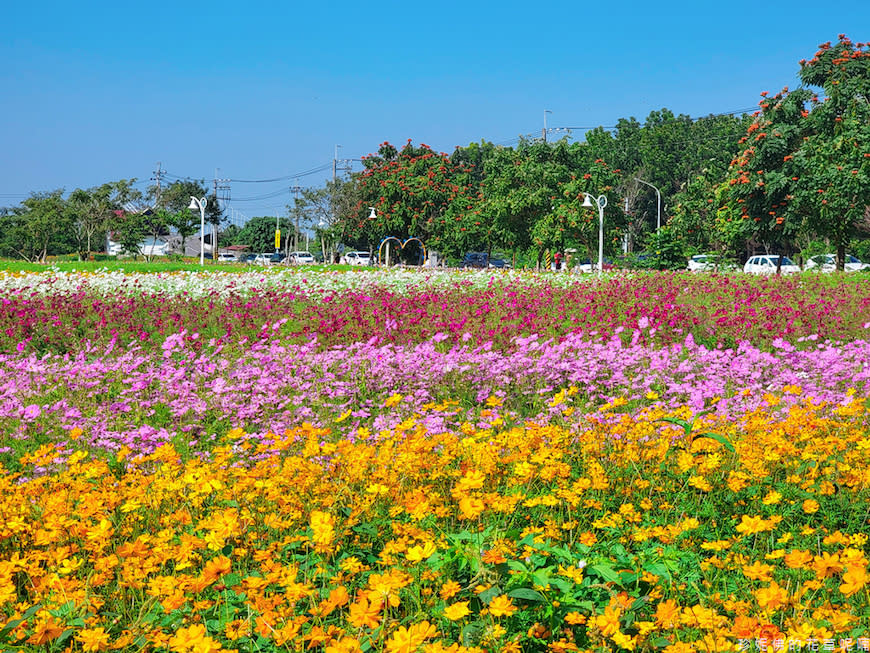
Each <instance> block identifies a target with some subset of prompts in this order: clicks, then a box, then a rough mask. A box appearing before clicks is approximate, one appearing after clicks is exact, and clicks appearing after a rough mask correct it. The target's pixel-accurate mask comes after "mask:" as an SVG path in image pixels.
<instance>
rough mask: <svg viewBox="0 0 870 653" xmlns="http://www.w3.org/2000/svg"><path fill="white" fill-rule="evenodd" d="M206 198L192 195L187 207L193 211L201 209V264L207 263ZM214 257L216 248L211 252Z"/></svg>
mask: <svg viewBox="0 0 870 653" xmlns="http://www.w3.org/2000/svg"><path fill="white" fill-rule="evenodd" d="M206 202H207V200H206V198H205V197H203V198H202V199H196V198H195V197H194V196H193V195H191V196H190V205H189V206H188V207H187V208H189V209H190V210H191V211H194V210H196V209H199V264H200V265H205V205H206ZM211 256H212V259H214V248H213V247H212V253H211Z"/></svg>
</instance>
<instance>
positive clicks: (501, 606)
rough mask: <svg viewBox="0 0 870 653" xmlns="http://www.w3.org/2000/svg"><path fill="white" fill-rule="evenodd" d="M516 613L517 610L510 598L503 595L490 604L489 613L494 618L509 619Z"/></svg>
mask: <svg viewBox="0 0 870 653" xmlns="http://www.w3.org/2000/svg"><path fill="white" fill-rule="evenodd" d="M516 611H517V608H516V606H515V605H514V604H513V601H511V599H510V597H508V596H504V595H503V594H502V595H501V596H497V597H495V598H494V599H493V600H492V601H490V602H489V613H490V614H491V615H492V616H493V617H509V616H511V615H512V614H513V613H514V612H516Z"/></svg>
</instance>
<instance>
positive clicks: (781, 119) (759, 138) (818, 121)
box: [717, 35, 870, 269]
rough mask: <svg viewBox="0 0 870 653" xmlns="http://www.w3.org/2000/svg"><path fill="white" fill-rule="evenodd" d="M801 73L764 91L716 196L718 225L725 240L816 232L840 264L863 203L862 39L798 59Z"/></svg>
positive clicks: (866, 65)
mask: <svg viewBox="0 0 870 653" xmlns="http://www.w3.org/2000/svg"><path fill="white" fill-rule="evenodd" d="M800 74H801V80H802V81H803V83H804V84H805V86H803V87H801V88H798V89H797V90H795V91H792V92H789V90H788V89H783V90H782V91H780V92H779V93H777V94H775V95H773V96H771V97H768V94H767V93H762V97H763V100H762V102H761V103H760V107H761V111H760V112H758V113H757V114H756V116H755V120H754V121H753V122H752V124H751V125H749V127H748V128H747V130H746V135H745V136H744V137H743V139H741V140H742V143H743V144H744V149H743V151H742V152H741V153H740V154H739V155H738V156H737V157H736V158H735V159H734V160H733V162H732V165H731V167H730V169H729V172H728V180H727V184H728V186H727V188H725V189H723V192H722V193H721V195H720V196H721V204H720V207H719V210H718V216H717V226H718V228H719V229H720V230H721V231H722V232H723V233H724V234H726V237H727V238H730V239H731V240H732V241H737V240H740V239H742V240H744V241H745V242H748V243H750V245H751V244H753V243H764V244H765V245H773V246H776V247H779V248H780V249H781V248H782V247H783V246H785V245H787V244H789V243H790V242H791V241H793V240H794V239H795V238H796V237H797V235H799V234H801V233H805V232H810V233H814V234H816V235H818V236H820V237H823V238H828V239H830V241H831V242H832V243H833V244H834V246H835V247H836V249H837V259H838V268H839V269H842V268H843V264H844V260H845V248H846V245H847V243H848V242H849V240H850V239H852V238H854V237H856V236H857V235H859V234H860V233H861V231H862V229H863V228H864V221H865V219H866V214H867V211H868V206H870V161H868V159H870V152H868V151H867V143H868V142H870V106H868V97H870V52H868V46H867V44H853V43H852V42H851V41H849V39H847V38H846V37H845V36H843V35H841V37H840V41H839V43H838V44H837V45H836V46H833V47H832V46H831V45H830V44H829V43H826V44H823V45H822V46H821V47H820V49H819V51H818V52H817V53H816V56H815V57H814V58H813V59H812V60H811V61H809V62H807V61H803V62H802V63H801V73H800ZM810 86H815V87H820V88H821V90H822V91H823V92H824V94H825V98H824V99H820V98H819V96H818V95H817V94H816V92H815V91H814V90H813V89H811V88H810Z"/></svg>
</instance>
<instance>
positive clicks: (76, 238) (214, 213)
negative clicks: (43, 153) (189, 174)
mask: <svg viewBox="0 0 870 653" xmlns="http://www.w3.org/2000/svg"><path fill="white" fill-rule="evenodd" d="M135 183H136V180H135V179H122V180H120V181H113V182H108V183H105V184H102V185H100V186H96V187H94V188H88V189H81V188H77V189H75V190H74V191H73V192H71V193H70V194H69V196H67V197H64V196H63V191H61V190H56V191H52V192H47V193H34V194H32V195H31V196H30V197H29V198H27V199H26V200H24V201H23V202H22V203H21V204H20V205H18V206H15V207H11V208H5V209H0V256H11V257H15V258H23V259H26V260H28V261H41V262H44V261H45V259H46V256H47V255H48V254H71V253H76V254H78V255H79V257H80V258H83V259H84V258H87V257H88V256H89V255H90V254H91V252H101V251H105V247H106V237H107V235H111V238H112V240H114V241H115V242H118V243H121V244H122V245H123V246H124V249H125V250H127V251H128V252H131V253H138V252H139V249H140V246H141V244H142V242H143V241H144V240H145V239H146V238H148V237H151V238H153V239H157V238H160V237H163V236H166V235H167V234H169V233H170V232H175V233H177V234H179V236H181V239H182V243H184V241H185V240H186V239H187V238H188V237H190V236H191V235H193V234H194V233H196V232H197V231H199V227H200V216H199V215H198V214H197V215H194V214H193V213H192V212H191V211H190V210H189V209H188V208H187V207H188V204H189V202H190V197H191V196H192V195H195V196H197V197H201V196H203V195H205V194H206V191H205V187H204V184H203V182H201V181H199V182H197V181H186V180H184V181H176V182H174V183H172V184H170V185H169V186H168V187H165V188H159V187H157V186H153V187H151V188H148V189H147V190H146V191H145V192H142V191H140V190H138V189H137V188H136V187H135ZM221 218H222V215H221V210H220V207H219V205H218V203H217V202H216V201H214V198H209V200H208V203H207V208H206V219H207V220H208V222H209V223H210V224H212V225H218V224H220V221H221Z"/></svg>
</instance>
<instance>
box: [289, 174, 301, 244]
mask: <svg viewBox="0 0 870 653" xmlns="http://www.w3.org/2000/svg"><path fill="white" fill-rule="evenodd" d="M301 190H302V186H300V185H299V177H296V185H295V186H290V192H291V193H296V201H295V203H294V204H293V214H294V215H295V216H296V229H294V231H293V251H294V252H298V251H299V191H301Z"/></svg>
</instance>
